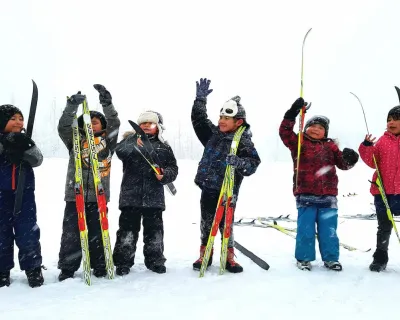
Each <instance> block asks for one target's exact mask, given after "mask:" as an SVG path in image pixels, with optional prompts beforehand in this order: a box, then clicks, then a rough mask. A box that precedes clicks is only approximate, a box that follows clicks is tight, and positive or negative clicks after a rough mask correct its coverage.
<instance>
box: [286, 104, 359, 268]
mask: <svg viewBox="0 0 400 320" xmlns="http://www.w3.org/2000/svg"><path fill="white" fill-rule="evenodd" d="M305 105H307V103H305V102H304V100H303V98H299V99H297V100H296V101H295V102H294V103H293V105H292V107H291V108H290V109H289V110H288V111H287V112H286V113H285V116H284V119H283V121H282V123H281V126H280V128H279V135H280V137H281V139H282V141H283V143H284V145H285V146H286V147H288V148H289V150H290V151H291V154H292V159H293V163H294V172H295V174H294V177H293V193H294V195H295V197H296V204H297V210H298V219H297V236H296V251H295V257H296V259H297V266H298V268H299V269H302V270H311V263H310V262H311V261H313V260H315V224H317V231H318V242H319V249H320V252H321V257H322V260H323V261H324V265H325V267H327V268H329V269H332V270H336V271H341V270H342V265H341V264H340V262H339V239H338V237H337V234H336V229H337V219H338V213H337V210H338V209H337V199H336V196H337V194H338V190H337V185H338V177H337V175H336V169H335V166H337V167H338V168H339V169H342V170H348V169H350V168H352V167H353V166H354V165H355V164H356V163H357V161H358V154H357V153H356V152H355V151H354V150H352V149H348V148H345V149H344V150H343V152H342V151H340V150H339V147H338V146H337V145H336V144H335V143H334V141H333V140H332V139H330V138H328V130H329V119H328V118H327V117H324V116H314V117H312V118H310V119H309V120H308V121H307V123H306V125H305V127H304V131H305V132H304V140H303V143H302V145H301V154H300V164H299V168H298V170H299V172H298V178H297V188H296V166H297V146H298V136H297V134H295V133H294V132H293V127H294V125H295V123H296V121H295V119H296V117H297V115H298V114H299V112H300V109H301V108H302V107H303V106H305Z"/></svg>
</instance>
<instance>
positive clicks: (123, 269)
mask: <svg viewBox="0 0 400 320" xmlns="http://www.w3.org/2000/svg"><path fill="white" fill-rule="evenodd" d="M129 272H131V268H128V267H117V269H116V270H115V273H116V274H117V275H118V276H126V275H128V274H129Z"/></svg>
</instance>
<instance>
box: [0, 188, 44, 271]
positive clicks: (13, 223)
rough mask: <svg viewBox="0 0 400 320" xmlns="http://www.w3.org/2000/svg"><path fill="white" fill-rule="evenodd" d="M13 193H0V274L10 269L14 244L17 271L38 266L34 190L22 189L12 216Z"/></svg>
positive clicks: (39, 251)
mask: <svg viewBox="0 0 400 320" xmlns="http://www.w3.org/2000/svg"><path fill="white" fill-rule="evenodd" d="M14 202H15V192H14V191H0V272H5V271H9V270H11V269H12V268H14V241H15V243H16V245H17V246H18V249H19V252H18V260H19V265H20V268H21V270H31V269H34V268H37V267H40V266H41V265H42V255H41V249H40V242H39V238H40V230H39V227H38V225H37V224H36V203H35V191H34V190H32V189H25V190H24V195H23V198H22V208H21V212H20V214H19V215H18V216H17V217H14V215H13V211H14Z"/></svg>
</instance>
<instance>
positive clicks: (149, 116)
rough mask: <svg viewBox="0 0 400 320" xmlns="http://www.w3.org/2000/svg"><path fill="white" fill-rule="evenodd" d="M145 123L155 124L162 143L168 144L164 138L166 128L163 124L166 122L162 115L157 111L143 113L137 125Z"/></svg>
mask: <svg viewBox="0 0 400 320" xmlns="http://www.w3.org/2000/svg"><path fill="white" fill-rule="evenodd" d="M144 122H151V123H155V124H156V125H157V128H158V139H159V140H160V141H161V142H162V143H166V141H165V140H164V138H163V136H162V134H163V132H164V130H165V127H164V124H163V122H164V120H163V117H162V115H161V114H160V113H158V112H156V111H152V110H147V111H145V112H142V113H141V114H140V116H139V118H138V121H137V123H138V125H139V126H140V125H141V124H142V123H144Z"/></svg>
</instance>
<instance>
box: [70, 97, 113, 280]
mask: <svg viewBox="0 0 400 320" xmlns="http://www.w3.org/2000/svg"><path fill="white" fill-rule="evenodd" d="M82 106H83V125H84V130H85V134H86V140H87V144H88V149H89V157H90V164H91V168H92V174H93V182H94V188H95V191H96V198H97V206H98V211H99V218H100V226H101V235H102V241H103V247H104V258H105V262H106V271H107V275H108V278H109V279H113V278H114V262H113V258H112V250H111V241H110V234H109V230H108V218H107V200H106V193H105V190H104V187H103V185H102V182H101V175H100V170H99V160H98V157H97V152H96V144H95V139H94V133H93V128H92V121H91V118H90V111H89V108H88V104H87V101H86V100H84V101H83V104H82ZM72 133H73V149H74V159H75V199H76V209H77V212H78V227H79V235H80V242H81V247H82V264H83V279H84V282H85V283H86V284H87V285H91V272H90V271H91V268H90V254H89V241H88V230H87V225H86V214H85V201H84V191H83V175H82V157H81V141H80V132H79V127H78V119H77V116H76V115H75V118H74V121H73V123H72Z"/></svg>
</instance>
